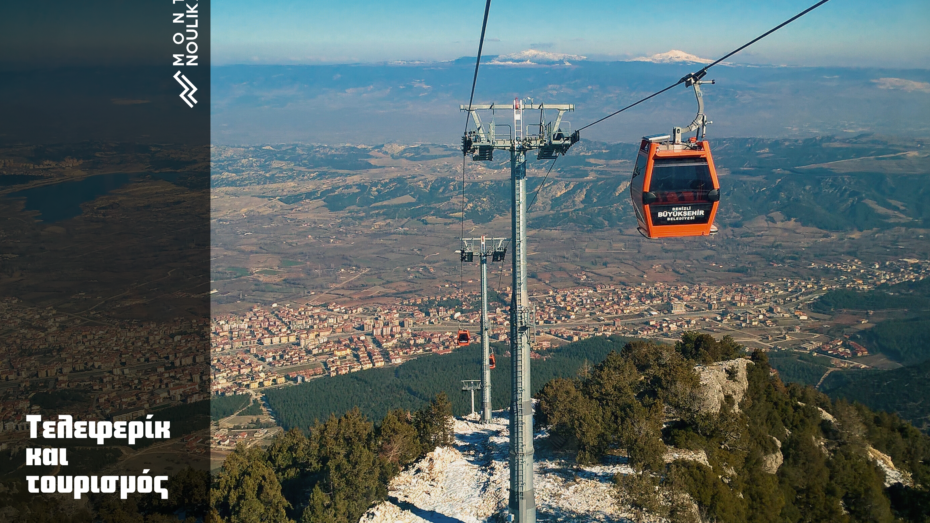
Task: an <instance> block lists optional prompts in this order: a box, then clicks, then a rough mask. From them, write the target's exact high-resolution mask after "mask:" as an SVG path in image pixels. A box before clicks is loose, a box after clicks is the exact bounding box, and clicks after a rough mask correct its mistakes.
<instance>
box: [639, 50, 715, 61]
mask: <svg viewBox="0 0 930 523" xmlns="http://www.w3.org/2000/svg"><path fill="white" fill-rule="evenodd" d="M630 61H631V62H652V63H654V64H672V63H680V62H690V63H696V64H709V63H711V62H713V60H708V59H707V58H701V57H699V56H695V55H693V54H690V53H686V52H684V51H679V50H678V49H672V50H671V51H668V52H666V53H658V54H654V55H652V56H641V57H639V58H633V59H632V60H630Z"/></svg>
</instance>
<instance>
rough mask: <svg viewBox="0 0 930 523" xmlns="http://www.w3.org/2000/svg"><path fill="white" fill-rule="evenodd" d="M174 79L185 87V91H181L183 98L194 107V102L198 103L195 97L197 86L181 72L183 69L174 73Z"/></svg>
mask: <svg viewBox="0 0 930 523" xmlns="http://www.w3.org/2000/svg"><path fill="white" fill-rule="evenodd" d="M174 79H175V80H176V81H177V82H178V83H179V84H181V87H183V88H184V91H182V92H181V95H180V96H181V100H184V103H186V104H187V105H188V106H189V107H190V108H192V109H193V107H194V104H196V103H197V100H195V99H194V93H196V92H197V86H195V85H194V84H193V82H191V81H190V80H188V79H187V77H186V76H184V75H183V74H181V71H178V72H176V73H174Z"/></svg>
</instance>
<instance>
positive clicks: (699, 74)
mask: <svg viewBox="0 0 930 523" xmlns="http://www.w3.org/2000/svg"><path fill="white" fill-rule="evenodd" d="M828 1H829V0H820V1H819V2H817V3H816V4H814V5H812V6H810V7H808V8H807V9H805V10H803V11H801V12H800V13H798V14H796V15H794V16H792V17H791V18H789V19H787V20H785V21H784V22H782V23H780V24H778V25H777V26H775V27H773V28H772V29H769V30H768V31H766V32H765V33H762V34H761V35H760V36H757V37H756V38H754V39H752V40H750V41H749V42H748V43H746V44H744V45H742V46H740V47H738V48H737V49H735V50H733V51H730V52H729V53H727V54H725V55H723V56H722V57H720V58H718V59H717V60H714V61H713V62H711V63H710V64H709V65H705V66H704V67H703V68H702V69H701V70H700V71H698V72H697V73H690V74H688V75H687V76H685V77H683V78H682V79H681V80H678V81H677V82H675V83H673V84H672V85H670V86H668V87H666V88H665V89H662V90H661V91H656V92H654V93H652V94H650V95H649V96H647V97H645V98H643V99H641V100H638V101H636V102H634V103H631V104H630V105H628V106H626V107H624V108H623V109H620V110H619V111H615V112H613V113H610V114H608V115H607V116H605V117H603V118H601V119H599V120H595V121H593V122H591V123H589V124H588V125H585V126H584V127H582V128H580V129H578V131H583V130H585V129H587V128H588V127H591V126H592V125H594V124H598V123H601V122H603V121H604V120H606V119H608V118H610V117H612V116H616V115H618V114H620V113H622V112H623V111H626V110H627V109H630V108H632V107H635V106H637V105H639V104H641V103H643V102H645V101H646V100H649V99H650V98H654V97H656V96H659V95H660V94H662V93H664V92H665V91H668V90H669V89H671V88H673V87H677V86H679V85H681V84H683V83H685V82H688V81H693V80H700V79H701V78H702V77H703V76H704V75H705V74H707V70H708V69H710V68H711V67H713V66H715V65H717V64H719V63H720V62H722V61H724V60H726V59H727V58H729V57H731V56H733V55H735V54H736V53H738V52H740V51H742V50H743V49H746V48H747V47H749V46H750V45H752V44H754V43H756V42H758V41H759V40H762V39H763V38H765V37H766V36H768V35H770V34H772V33H774V32H775V31H778V30H779V29H781V28H782V27H785V26H786V25H788V24H790V23H791V22H794V21H795V20H797V19H798V18H801V17H802V16H804V15H806V14H807V13H809V12H811V11H813V10H814V9H817V8H818V7H820V6H822V5H823V4H825V3H827V2H828ZM689 85H690V84H689ZM578 131H576V132H578Z"/></svg>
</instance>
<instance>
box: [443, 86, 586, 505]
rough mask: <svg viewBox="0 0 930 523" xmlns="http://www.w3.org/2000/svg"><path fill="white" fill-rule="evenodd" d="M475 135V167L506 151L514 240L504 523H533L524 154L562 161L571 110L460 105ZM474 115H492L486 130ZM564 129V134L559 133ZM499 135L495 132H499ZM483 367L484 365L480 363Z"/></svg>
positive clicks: (471, 140)
mask: <svg viewBox="0 0 930 523" xmlns="http://www.w3.org/2000/svg"><path fill="white" fill-rule="evenodd" d="M460 108H461V110H462V111H466V112H468V113H469V116H471V119H472V121H473V122H474V124H475V129H474V130H471V131H468V132H466V133H465V135H464V136H463V137H462V153H463V154H465V155H469V154H471V155H472V160H475V161H491V160H492V159H493V156H494V151H495V150H506V151H510V175H511V176H510V180H511V204H512V213H511V216H512V218H511V233H512V234H511V238H512V239H513V255H512V256H511V262H512V266H513V285H512V287H511V289H512V293H511V301H510V354H511V358H512V365H511V369H512V373H511V385H512V390H513V396H512V398H511V402H510V500H509V507H510V516H509V518H508V520H509V521H514V522H517V523H536V495H535V491H534V487H533V403H532V399H531V397H530V390H531V389H530V383H531V382H530V348H531V347H530V344H531V341H530V337H531V335H532V329H533V326H534V324H535V319H534V317H535V314H534V313H533V308H532V306H531V305H530V303H529V297H528V293H527V285H526V208H527V194H526V154H527V153H529V152H530V151H533V150H536V151H537V155H536V158H537V159H540V160H547V159H551V160H554V159H556V158H557V157H558V156H559V155H564V154H565V153H566V152H568V149H569V148H570V147H571V146H572V145H574V144H575V143H576V142H577V141H578V140H579V134H578V132H575V133H571V132H570V127H569V125H568V123H567V122H563V121H562V117H563V116H564V114H565V113H566V112H568V111H574V109H575V106H574V105H573V104H548V103H546V104H543V103H540V104H534V103H533V101H532V100H528V101H524V100H519V99H516V100H514V101H513V104H512V105H511V104H487V105H479V104H475V105H462V106H460ZM537 110H538V111H539V124H538V125H537V124H530V125H525V124H524V118H523V116H524V112H525V111H537ZM547 110H548V111H551V112H557V113H558V114H557V117H556V119H555V121H554V122H546V121H545V116H546V114H545V113H546V111H547ZM478 111H491V115H492V120H491V123H490V124H489V125H485V124H484V123H482V121H481V119H480V117H479V114H478ZM496 111H501V112H503V113H504V114H505V115H506V114H507V113H512V115H513V121H512V122H513V125H512V126H511V125H510V123H509V122H508V123H506V124H495V122H494V120H493V115H494V114H495V112H496ZM563 127H565V129H567V131H566V130H563ZM499 129H500V132H499ZM485 365H487V361H485Z"/></svg>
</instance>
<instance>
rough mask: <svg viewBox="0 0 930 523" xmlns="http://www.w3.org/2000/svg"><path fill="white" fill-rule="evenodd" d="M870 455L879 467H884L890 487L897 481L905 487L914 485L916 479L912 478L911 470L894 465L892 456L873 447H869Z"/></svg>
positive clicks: (883, 470)
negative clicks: (900, 468) (899, 468)
mask: <svg viewBox="0 0 930 523" xmlns="http://www.w3.org/2000/svg"><path fill="white" fill-rule="evenodd" d="M869 457H870V458H872V461H874V462H875V463H876V464H877V465H878V468H880V469H882V472H884V473H885V486H886V487H890V486H892V485H894V484H895V483H900V484H902V485H904V486H905V487H913V486H914V480H913V479H912V478H911V474H910V472H907V471H904V470H898V469H897V467H895V466H894V462H892V461H891V456H889V455H888V454H885V453H884V452H881V451H879V450H877V449H875V448H873V447H869Z"/></svg>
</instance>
